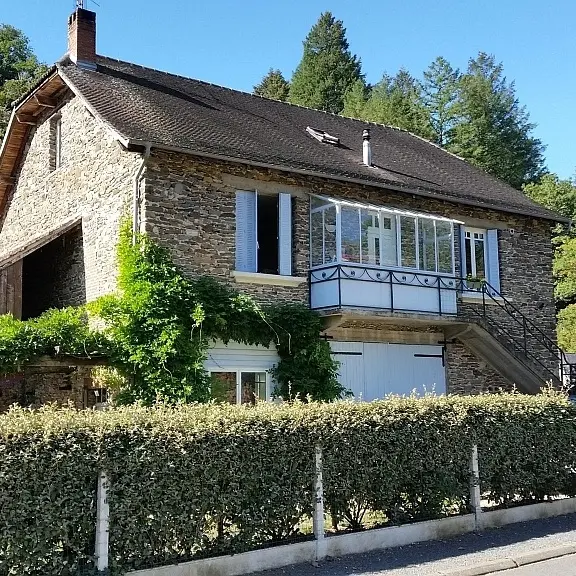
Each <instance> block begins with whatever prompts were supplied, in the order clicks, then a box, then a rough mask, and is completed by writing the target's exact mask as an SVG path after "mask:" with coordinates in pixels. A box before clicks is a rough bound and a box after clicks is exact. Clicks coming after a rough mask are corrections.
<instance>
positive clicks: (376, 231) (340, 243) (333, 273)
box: [309, 196, 462, 315]
mask: <svg viewBox="0 0 576 576" xmlns="http://www.w3.org/2000/svg"><path fill="white" fill-rule="evenodd" d="M457 223H458V222H457V221H455V220H451V219H449V218H444V217H442V216H435V215H431V214H422V213H415V212H409V211H404V210H398V209H395V208H387V207H383V206H374V205H368V204H361V203H355V202H349V201H344V200H336V199H333V198H325V197H316V196H313V197H312V202H311V213H310V252H311V269H310V273H309V280H310V305H311V307H312V308H313V309H315V310H329V309H335V308H336V309H337V308H367V309H377V310H388V311H394V312H413V313H428V314H438V315H454V314H456V312H457V308H456V296H457V292H458V289H459V288H460V290H461V289H462V285H460V286H458V281H457V279H456V277H455V265H454V237H455V234H454V230H455V227H454V225H455V224H457Z"/></svg>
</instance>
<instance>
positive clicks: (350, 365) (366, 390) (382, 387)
mask: <svg viewBox="0 0 576 576" xmlns="http://www.w3.org/2000/svg"><path fill="white" fill-rule="evenodd" d="M330 345H331V347H332V350H333V353H334V358H335V359H336V360H338V361H339V362H340V363H341V365H340V369H339V372H340V375H339V380H340V383H341V384H342V385H343V386H344V387H345V388H348V389H350V390H351V391H352V393H353V394H354V396H355V397H356V398H361V399H362V400H366V401H370V400H375V399H377V398H383V397H384V396H386V395H387V394H398V395H403V396H408V395H410V394H411V393H412V392H413V391H415V392H416V394H418V395H420V396H421V395H423V394H424V393H426V392H432V391H434V392H435V393H436V394H445V393H446V380H445V370H444V366H443V362H442V346H429V345H410V344H387V343H382V342H364V343H362V342H331V343H330Z"/></svg>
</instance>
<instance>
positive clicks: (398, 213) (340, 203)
mask: <svg viewBox="0 0 576 576" xmlns="http://www.w3.org/2000/svg"><path fill="white" fill-rule="evenodd" d="M310 196H311V197H313V198H318V199H320V200H323V201H325V202H326V203H325V204H324V205H322V206H317V207H314V208H312V206H310V235H309V242H310V268H311V269H318V268H322V267H326V266H333V265H334V264H344V265H347V264H349V265H352V266H354V265H357V266H370V267H381V268H392V269H397V270H407V271H411V272H413V271H415V270H416V271H419V272H421V273H422V274H433V275H435V276H445V277H454V276H455V274H456V260H455V242H456V227H455V224H462V222H460V221H458V220H453V219H451V218H445V217H443V216H435V215H432V214H422V213H417V212H410V211H406V210H399V209H396V208H388V207H383V206H374V205H370V204H362V203H359V202H348V201H345V200H336V199H334V198H328V197H326V196H319V195H316V194H311V195H310ZM332 206H335V207H336V261H335V262H325V263H323V264H316V265H313V263H312V214H315V213H317V212H324V211H325V210H327V209H329V208H331V207H332ZM342 207H346V208H352V209H357V210H358V219H359V221H360V218H361V210H367V211H370V212H377V213H378V221H379V225H380V238H379V244H380V250H379V254H378V258H377V260H378V262H377V263H376V264H362V263H361V262H349V261H347V260H343V259H342V218H341V213H342ZM402 216H405V217H408V218H414V226H415V234H414V241H415V257H416V266H415V267H414V268H412V267H408V266H402V265H401V262H402V260H401V251H402V243H401V240H402V234H401V229H400V218H401V217H402ZM382 218H390V219H391V220H393V221H394V222H395V230H396V265H384V264H382V246H383V245H384V232H383V230H384V229H383V228H382ZM420 218H423V219H426V220H432V221H433V223H434V236H435V243H434V246H435V251H436V255H435V269H436V270H435V271H430V270H423V269H420V255H419V250H420V243H419V228H420V226H419V219H420ZM437 222H448V223H450V228H451V232H450V233H451V235H452V245H451V260H452V262H451V263H452V271H451V272H438V268H439V262H438V238H437V235H436V223H437ZM322 225H323V226H324V217H323V218H322ZM323 238H324V236H323ZM323 244H324V239H323ZM361 247H362V241H361V239H360V259H361ZM322 248H323V254H324V246H322Z"/></svg>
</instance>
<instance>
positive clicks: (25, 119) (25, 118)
mask: <svg viewBox="0 0 576 576" xmlns="http://www.w3.org/2000/svg"><path fill="white" fill-rule="evenodd" d="M16 120H18V122H19V123H20V124H27V125H28V126H36V118H34V116H31V115H30V114H16Z"/></svg>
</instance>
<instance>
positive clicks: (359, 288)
mask: <svg viewBox="0 0 576 576" xmlns="http://www.w3.org/2000/svg"><path fill="white" fill-rule="evenodd" d="M460 284H461V283H460ZM458 288H460V289H461V286H458V282H457V280H456V279H455V278H454V277H450V276H439V275H436V274H431V273H427V272H411V271H399V270H392V269H386V268H380V267H374V266H372V267H371V266H361V265H357V264H332V265H327V266H323V267H322V268H316V269H314V270H311V271H310V306H311V308H313V309H314V310H328V309H335V308H366V309H379V310H389V311H391V312H416V313H429V314H439V315H451V314H456V312H457V308H456V295H457V291H458Z"/></svg>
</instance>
